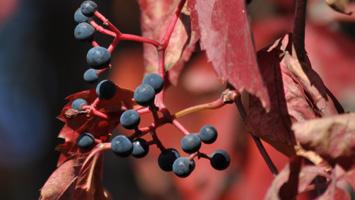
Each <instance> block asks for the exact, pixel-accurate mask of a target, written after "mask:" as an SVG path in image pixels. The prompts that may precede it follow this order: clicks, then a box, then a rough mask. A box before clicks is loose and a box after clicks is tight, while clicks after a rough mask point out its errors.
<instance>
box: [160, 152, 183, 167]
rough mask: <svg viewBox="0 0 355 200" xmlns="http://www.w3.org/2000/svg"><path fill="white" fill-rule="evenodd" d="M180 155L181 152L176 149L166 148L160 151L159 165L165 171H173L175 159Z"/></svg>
mask: <svg viewBox="0 0 355 200" xmlns="http://www.w3.org/2000/svg"><path fill="white" fill-rule="evenodd" d="M179 157H180V154H179V152H178V151H176V149H165V150H164V151H163V152H161V153H160V155H159V158H158V164H159V167H160V168H161V169H162V170H164V171H167V172H169V171H171V170H172V169H173V163H174V161H175V160H176V159H177V158H179Z"/></svg>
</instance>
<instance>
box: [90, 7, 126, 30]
mask: <svg viewBox="0 0 355 200" xmlns="http://www.w3.org/2000/svg"><path fill="white" fill-rule="evenodd" d="M95 16H96V17H97V18H98V19H99V20H101V21H102V23H103V24H104V25H106V26H108V28H109V29H110V30H112V31H113V32H115V33H116V34H117V35H118V36H119V35H121V34H122V33H121V31H120V30H118V28H117V27H116V26H115V25H113V24H112V23H111V22H110V21H109V20H108V19H107V18H106V17H105V16H104V15H102V14H101V13H100V12H99V11H96V12H95Z"/></svg>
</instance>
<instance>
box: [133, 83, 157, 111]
mask: <svg viewBox="0 0 355 200" xmlns="http://www.w3.org/2000/svg"><path fill="white" fill-rule="evenodd" d="M133 97H134V100H135V101H136V102H137V103H138V104H139V105H141V106H149V105H151V104H152V103H154V98H155V91H154V88H152V86H150V85H147V84H142V85H140V86H138V87H137V88H136V90H135V91H134V95H133Z"/></svg>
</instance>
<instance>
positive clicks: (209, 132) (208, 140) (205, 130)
mask: <svg viewBox="0 0 355 200" xmlns="http://www.w3.org/2000/svg"><path fill="white" fill-rule="evenodd" d="M199 136H200V138H201V141H202V142H203V143H205V144H212V143H213V142H214V141H216V139H217V130H216V129H215V128H214V127H213V126H210V125H205V126H203V127H202V128H201V129H200V133H199Z"/></svg>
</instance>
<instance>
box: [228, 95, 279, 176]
mask: <svg viewBox="0 0 355 200" xmlns="http://www.w3.org/2000/svg"><path fill="white" fill-rule="evenodd" d="M235 104H236V105H237V107H238V110H239V114H240V117H241V118H242V120H243V121H244V123H246V118H247V113H246V111H245V109H244V106H243V103H242V98H241V95H239V96H238V97H237V98H236V100H235ZM250 135H251V136H252V138H253V140H254V142H255V144H256V147H257V148H258V150H259V152H260V154H261V156H262V157H263V159H264V161H265V163H266V165H267V166H268V168H269V170H270V171H271V173H272V174H273V175H274V176H276V175H277V174H278V173H279V171H278V169H277V167H276V166H275V164H274V162H273V161H272V159H271V158H270V156H269V154H268V153H267V151H266V149H265V147H264V145H263V143H262V142H261V140H260V138H259V137H257V136H255V135H253V134H252V133H250Z"/></svg>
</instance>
